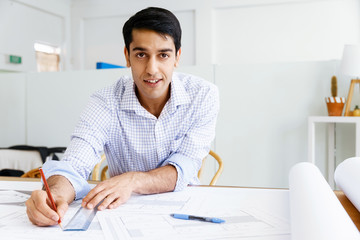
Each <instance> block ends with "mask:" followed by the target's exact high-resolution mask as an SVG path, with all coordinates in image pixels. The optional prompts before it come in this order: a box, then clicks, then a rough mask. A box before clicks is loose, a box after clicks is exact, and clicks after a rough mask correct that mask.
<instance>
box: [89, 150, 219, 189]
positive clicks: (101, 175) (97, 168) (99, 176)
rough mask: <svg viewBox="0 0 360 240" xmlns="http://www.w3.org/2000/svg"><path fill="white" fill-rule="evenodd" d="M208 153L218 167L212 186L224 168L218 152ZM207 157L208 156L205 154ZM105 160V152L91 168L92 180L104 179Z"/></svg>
mask: <svg viewBox="0 0 360 240" xmlns="http://www.w3.org/2000/svg"><path fill="white" fill-rule="evenodd" d="M209 155H210V156H212V157H213V158H214V159H215V160H216V161H217V163H218V168H217V171H216V172H215V174H214V176H213V178H212V179H211V182H210V184H209V185H210V186H213V185H215V184H216V182H217V180H218V178H219V177H220V175H221V173H222V171H223V169H224V164H223V161H222V159H221V158H220V156H219V155H218V154H216V153H215V152H214V151H212V150H210V152H209ZM207 157H208V156H207ZM207 157H205V158H204V159H203V161H202V164H201V168H200V170H199V172H198V178H199V179H200V178H201V176H202V173H203V170H204V165H205V162H206V159H207ZM105 160H106V157H105V154H103V155H101V161H100V162H99V163H98V164H96V165H95V167H94V169H93V173H92V180H94V181H100V180H101V181H104V180H105V179H106V178H107V176H106V171H107V170H108V166H107V165H106V166H105V167H103V169H101V171H100V168H101V165H102V164H103V162H104V161H105Z"/></svg>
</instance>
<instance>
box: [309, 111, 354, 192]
mask: <svg viewBox="0 0 360 240" xmlns="http://www.w3.org/2000/svg"><path fill="white" fill-rule="evenodd" d="M315 123H327V125H328V182H329V185H330V186H331V187H332V188H333V189H334V187H335V183H334V171H335V147H336V146H335V124H336V123H352V124H355V128H356V130H355V156H356V157H360V144H359V143H360V117H327V116H321V117H317V116H311V117H309V118H308V161H309V162H311V163H314V164H315V126H316V124H315Z"/></svg>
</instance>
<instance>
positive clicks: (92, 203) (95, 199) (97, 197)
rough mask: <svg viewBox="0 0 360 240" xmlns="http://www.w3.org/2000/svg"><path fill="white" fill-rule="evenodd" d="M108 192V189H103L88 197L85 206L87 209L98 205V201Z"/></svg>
mask: <svg viewBox="0 0 360 240" xmlns="http://www.w3.org/2000/svg"><path fill="white" fill-rule="evenodd" d="M109 193H110V192H109V191H105V190H104V191H101V192H99V193H97V194H96V195H95V196H94V197H93V198H92V199H90V201H89V202H88V203H87V205H86V207H87V208H89V209H92V208H94V207H95V206H96V205H98V203H99V202H101V201H102V200H103V199H105V198H106V197H107V196H108V194H109Z"/></svg>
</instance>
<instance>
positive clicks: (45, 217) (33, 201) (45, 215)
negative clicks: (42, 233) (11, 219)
mask: <svg viewBox="0 0 360 240" xmlns="http://www.w3.org/2000/svg"><path fill="white" fill-rule="evenodd" d="M53 198H54V201H55V204H56V208H57V212H55V211H54V210H53V209H52V207H51V204H50V200H49V199H48V196H47V193H46V191H44V190H36V191H33V192H32V194H31V197H30V198H29V199H28V200H27V201H26V203H25V204H26V213H27V215H28V218H29V220H30V221H31V222H32V223H33V224H35V225H38V226H51V225H56V224H58V220H59V218H60V219H62V218H63V217H64V215H65V213H66V211H67V209H68V206H69V204H68V203H67V201H66V200H65V199H64V198H62V197H61V196H57V195H54V194H53Z"/></svg>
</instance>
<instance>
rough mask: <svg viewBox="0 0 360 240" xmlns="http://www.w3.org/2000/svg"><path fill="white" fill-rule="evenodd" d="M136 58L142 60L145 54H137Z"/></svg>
mask: <svg viewBox="0 0 360 240" xmlns="http://www.w3.org/2000/svg"><path fill="white" fill-rule="evenodd" d="M136 57H138V58H144V57H145V53H137V54H136Z"/></svg>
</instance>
